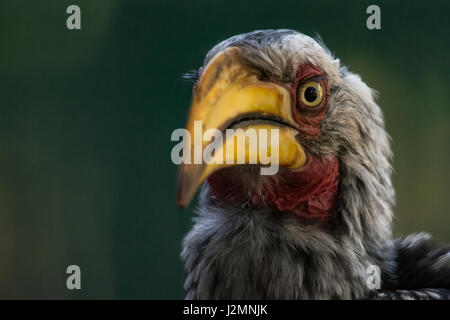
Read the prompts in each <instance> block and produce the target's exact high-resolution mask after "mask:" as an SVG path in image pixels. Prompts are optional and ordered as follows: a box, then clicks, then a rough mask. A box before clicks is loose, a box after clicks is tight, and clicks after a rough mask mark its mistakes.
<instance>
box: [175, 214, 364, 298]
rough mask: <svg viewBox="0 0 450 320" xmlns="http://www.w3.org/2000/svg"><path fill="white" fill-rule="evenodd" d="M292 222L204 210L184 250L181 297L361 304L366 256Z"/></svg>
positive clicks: (288, 217) (283, 218) (269, 216)
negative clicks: (338, 300) (354, 301)
mask: <svg viewBox="0 0 450 320" xmlns="http://www.w3.org/2000/svg"><path fill="white" fill-rule="evenodd" d="M296 219H298V217H296V216H295V215H293V214H292V215H289V214H284V215H282V216H280V215H278V216H276V215H274V213H273V212H270V211H267V210H266V211H254V212H253V211H251V210H244V209H242V210H240V211H238V210H236V209H234V211H233V210H230V209H219V208H214V207H204V208H202V209H201V210H200V213H199V216H198V217H197V219H196V223H195V225H194V227H193V229H192V230H191V231H190V233H189V234H188V235H187V236H186V238H185V240H184V244H183V253H182V257H183V259H184V260H185V263H186V271H187V274H188V275H187V280H186V283H185V289H186V293H187V295H186V298H188V299H329V298H346V299H350V298H362V297H365V296H366V295H367V288H366V285H365V279H364V275H365V265H367V264H368V261H366V260H365V257H362V256H361V255H359V254H358V253H357V252H356V250H355V248H354V247H353V246H352V245H351V244H350V243H349V242H347V241H346V239H345V237H344V236H342V237H334V236H330V235H329V234H327V232H326V231H325V230H322V227H321V226H314V225H310V226H304V225H302V224H301V223H299V222H298V221H297V220H296Z"/></svg>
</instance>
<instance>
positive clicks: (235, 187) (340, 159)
mask: <svg viewBox="0 0 450 320" xmlns="http://www.w3.org/2000/svg"><path fill="white" fill-rule="evenodd" d="M195 78H196V79H195V80H194V82H195V84H194V88H193V99H192V105H191V110H190V113H189V118H188V122H187V130H188V131H189V132H190V133H193V130H194V121H202V129H203V130H208V129H211V128H214V129H218V130H220V131H225V130H226V129H229V128H241V129H243V130H244V131H245V130H248V129H249V128H256V129H258V130H259V129H261V128H277V129H279V132H280V134H279V145H278V146H273V145H270V143H269V146H268V147H267V148H268V149H269V151H270V148H274V147H278V148H279V156H278V162H277V164H278V165H279V171H278V172H277V173H276V174H275V175H261V174H260V170H259V169H260V167H261V166H262V164H261V163H260V162H258V163H256V164H249V163H245V164H239V165H229V164H207V163H202V164H189V163H184V164H181V166H180V168H179V176H178V195H177V200H178V204H179V205H180V206H182V207H184V206H186V205H187V204H189V202H190V201H191V199H192V197H193V195H194V194H195V191H196V190H197V189H198V188H199V187H200V186H201V185H202V187H201V192H200V195H199V206H198V209H197V215H196V217H195V218H194V225H193V228H192V230H191V231H190V232H189V233H188V234H187V236H186V237H185V239H184V242H183V250H182V253H181V256H182V259H183V260H184V262H185V270H186V273H187V279H186V281H185V290H186V298H187V299H448V298H449V297H450V248H449V247H442V246H441V247H437V246H435V244H434V242H432V240H431V239H430V236H429V235H428V234H425V233H418V234H414V235H410V236H408V237H406V238H404V239H394V238H393V235H392V219H393V207H394V202H395V194H394V189H393V186H392V182H391V172H392V169H391V164H390V159H391V149H390V144H389V136H388V134H387V133H386V131H385V127H384V120H383V116H382V112H381V110H380V108H379V107H378V105H377V104H376V102H375V100H374V92H373V91H372V90H371V89H370V88H369V87H368V86H367V85H366V84H365V83H364V82H363V81H362V80H361V78H360V77H359V76H358V75H356V74H354V73H352V72H350V71H349V70H348V69H347V68H345V67H344V66H342V65H341V63H340V61H339V60H338V59H337V58H335V57H334V56H333V55H332V54H331V53H330V52H329V51H328V50H327V49H326V48H325V46H324V45H323V44H322V43H321V42H320V41H316V40H314V39H312V38H311V37H308V36H306V35H304V34H302V33H299V32H297V31H293V30H285V29H281V30H259V31H254V32H250V33H246V34H240V35H236V36H233V37H231V38H229V39H227V40H225V41H223V42H220V43H219V44H217V45H216V46H214V47H213V48H212V49H211V50H210V51H209V53H208V54H207V56H206V58H205V61H204V64H203V66H202V67H201V68H200V69H199V70H198V72H196V76H195ZM233 139H234V138H233ZM193 140H194V139H192V140H190V142H187V144H189V143H190V144H191V147H192V144H193ZM202 143H203V144H202V147H204V146H205V145H206V142H205V141H203V142H202ZM223 143H224V144H225V143H226V142H225V141H224V142H223ZM251 148H252V147H251V146H249V149H251ZM253 148H255V147H254V146H253ZM218 152H223V150H221V151H218ZM225 152H231V153H232V152H234V149H233V150H228V151H225ZM248 152H250V153H251V152H255V150H249V151H248ZM246 156H247V158H248V154H246ZM247 158H246V159H247ZM371 266H372V267H373V266H376V267H375V269H373V270H375V271H376V270H378V271H379V278H380V285H379V286H376V287H375V288H374V287H373V286H370V285H369V283H370V282H369V280H368V279H369V277H370V275H371V274H370V273H368V270H369V268H370V267H371ZM372 275H373V274H372Z"/></svg>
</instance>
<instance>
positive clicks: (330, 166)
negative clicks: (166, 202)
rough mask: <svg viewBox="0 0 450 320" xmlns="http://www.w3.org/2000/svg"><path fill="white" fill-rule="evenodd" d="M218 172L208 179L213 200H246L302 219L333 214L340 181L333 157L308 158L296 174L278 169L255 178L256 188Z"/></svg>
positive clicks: (319, 217)
mask: <svg viewBox="0 0 450 320" xmlns="http://www.w3.org/2000/svg"><path fill="white" fill-rule="evenodd" d="M232 169H233V168H230V169H224V170H220V171H218V172H216V173H214V174H213V175H211V176H210V177H209V178H208V183H209V185H210V186H211V190H212V196H213V198H214V199H216V200H217V201H220V202H225V203H235V204H239V203H242V202H245V201H250V203H251V204H252V205H254V206H255V207H258V208H269V209H272V210H275V211H280V212H293V213H295V214H296V215H298V216H299V217H302V218H304V219H314V220H327V219H328V218H330V217H332V216H333V215H334V213H335V204H336V199H337V192H338V186H339V180H340V172H339V160H338V159H337V158H336V157H333V158H327V159H318V158H314V157H312V156H309V157H308V161H307V163H306V164H305V165H304V166H303V167H302V168H301V169H300V170H298V171H290V170H288V169H284V168H280V171H279V172H278V173H277V174H276V175H274V176H259V177H258V179H260V181H259V183H257V184H256V185H258V187H252V186H251V185H252V184H248V183H246V182H245V181H242V179H243V177H242V176H239V175H238V174H236V173H234V174H233V172H232V171H231V170H232Z"/></svg>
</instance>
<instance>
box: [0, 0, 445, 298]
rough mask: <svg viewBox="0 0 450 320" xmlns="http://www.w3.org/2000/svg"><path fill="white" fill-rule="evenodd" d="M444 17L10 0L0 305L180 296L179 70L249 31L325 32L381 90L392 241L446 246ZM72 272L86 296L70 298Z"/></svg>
mask: <svg viewBox="0 0 450 320" xmlns="http://www.w3.org/2000/svg"><path fill="white" fill-rule="evenodd" d="M374 3H375V4H378V5H380V7H381V12H382V25H381V26H382V30H376V31H370V30H368V29H367V28H366V18H367V14H366V13H365V12H366V8H367V6H368V5H369V4H374ZM69 4H77V5H79V6H80V7H81V11H82V29H81V30H79V31H69V30H67V28H66V18H67V14H66V8H67V6H68V5H69ZM449 14H450V6H449V1H431V2H425V1H417V2H413V1H389V2H387V1H386V2H384V1H383V2H381V1H377V2H372V1H370V2H369V1H345V2H344V1H333V2H331V1H301V0H295V1H273V0H272V1H261V0H259V1H251V2H250V1H242V0H240V1H211V0H210V1H183V2H181V1H179V2H175V1H167V0H151V1H136V0H127V1H113V0H95V1H92V0H89V1H88V0H83V1H81V0H76V1H75V0H74V1H61V0H54V1H18V0H15V1H5V0H3V1H1V2H0V298H182V297H183V290H182V285H183V281H184V274H183V266H182V263H181V261H180V258H179V253H180V244H181V240H182V238H183V235H184V234H185V233H186V232H187V231H188V229H189V227H190V224H191V222H190V219H191V217H192V206H191V208H189V209H188V210H185V211H182V210H179V209H178V208H177V207H176V205H175V180H176V167H175V166H174V165H173V164H172V163H171V160H170V151H171V148H172V147H173V145H174V143H173V142H171V141H170V134H171V132H172V131H173V130H174V129H176V128H179V127H183V125H184V123H185V117H186V114H187V110H188V106H189V102H190V96H191V88H190V84H189V83H187V82H184V81H183V80H182V79H181V74H182V73H183V72H186V71H189V70H191V69H193V68H195V67H198V66H199V65H200V64H201V62H202V59H203V57H204V55H205V54H206V52H207V51H208V49H209V48H210V47H211V46H212V45H214V44H215V43H217V42H218V41H220V40H223V39H225V38H227V37H229V36H232V35H234V34H237V33H242V32H247V31H251V30H254V29H263V28H292V29H297V30H300V31H302V32H304V33H306V34H308V35H315V34H320V36H321V37H322V38H323V40H324V42H325V43H326V44H327V45H328V47H329V48H330V49H331V50H332V51H333V52H334V53H335V54H336V55H337V56H338V57H339V58H340V59H341V61H342V62H343V63H344V64H346V65H347V66H349V68H350V69H351V70H352V71H354V72H357V73H359V74H360V75H361V76H362V78H363V79H364V80H365V81H366V82H367V83H368V84H369V86H371V87H373V88H375V89H377V90H378V91H379V93H380V95H379V99H378V102H379V104H380V106H381V107H382V109H383V111H384V113H385V117H386V123H387V129H388V131H389V133H390V134H391V136H392V138H393V149H394V153H395V160H394V166H395V175H394V183H395V187H396V190H397V194H398V205H397V208H396V213H397V219H396V221H395V224H396V233H397V234H398V235H403V234H407V233H409V232H413V231H422V230H426V231H429V232H431V233H432V234H434V235H435V236H436V237H437V239H439V240H441V241H450V230H449V224H450V217H449V210H448V207H449V205H450V198H449V192H448V190H449V174H448V172H449V160H450V149H449V138H450V134H449V133H450V130H449V129H450V126H449V101H450V97H449V90H448V89H449V87H448V84H449V80H450V79H449V57H448V52H449V49H450V45H449V36H448V32H449V21H450V19H449ZM69 264H77V265H79V266H80V267H81V269H82V290H80V291H76V290H75V291H69V290H67V289H66V285H65V282H66V276H67V275H66V274H65V270H66V267H67V266H68V265H69Z"/></svg>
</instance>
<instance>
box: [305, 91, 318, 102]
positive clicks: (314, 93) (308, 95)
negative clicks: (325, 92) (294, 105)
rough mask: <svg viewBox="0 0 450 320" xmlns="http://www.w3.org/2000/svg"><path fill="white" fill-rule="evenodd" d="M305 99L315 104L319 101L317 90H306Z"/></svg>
mask: <svg viewBox="0 0 450 320" xmlns="http://www.w3.org/2000/svg"><path fill="white" fill-rule="evenodd" d="M305 99H306V101H308V102H313V101H315V100H316V99H317V90H316V88H314V87H308V88H306V90H305Z"/></svg>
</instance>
